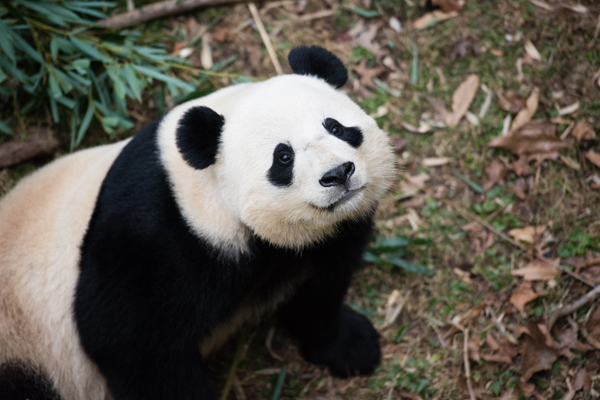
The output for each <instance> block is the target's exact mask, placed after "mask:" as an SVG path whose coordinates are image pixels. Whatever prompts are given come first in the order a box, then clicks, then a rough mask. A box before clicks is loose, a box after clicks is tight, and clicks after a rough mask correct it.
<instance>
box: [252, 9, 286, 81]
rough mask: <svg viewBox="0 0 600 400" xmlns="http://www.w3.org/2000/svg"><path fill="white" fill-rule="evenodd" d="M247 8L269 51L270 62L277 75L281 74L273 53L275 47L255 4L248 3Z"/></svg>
mask: <svg viewBox="0 0 600 400" xmlns="http://www.w3.org/2000/svg"><path fill="white" fill-rule="evenodd" d="M248 8H249V9H250V13H251V14H252V18H253V19H254V22H255V23H256V27H257V28H258V32H259V33H260V37H261V39H262V41H263V43H264V44H265V47H266V48H267V53H269V58H271V62H272V63H273V66H274V67H275V71H277V75H281V74H283V70H282V69H281V64H279V60H278V59H277V54H276V53H275V49H273V45H272V44H271V38H270V37H269V34H268V33H267V30H266V29H265V26H264V25H263V23H262V19H261V18H260V14H259V13H258V10H257V9H256V4H254V3H249V4H248Z"/></svg>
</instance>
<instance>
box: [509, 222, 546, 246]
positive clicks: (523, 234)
mask: <svg viewBox="0 0 600 400" xmlns="http://www.w3.org/2000/svg"><path fill="white" fill-rule="evenodd" d="M545 231H546V225H540V226H526V227H525V228H515V229H511V230H510V231H508V234H509V235H510V236H512V237H513V238H515V239H516V240H520V241H522V242H527V243H533V242H534V239H535V236H536V235H537V236H541V235H543V234H544V232H545Z"/></svg>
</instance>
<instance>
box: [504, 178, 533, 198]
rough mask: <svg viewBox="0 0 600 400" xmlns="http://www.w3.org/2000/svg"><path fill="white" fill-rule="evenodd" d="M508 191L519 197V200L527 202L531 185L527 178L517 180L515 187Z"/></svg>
mask: <svg viewBox="0 0 600 400" xmlns="http://www.w3.org/2000/svg"><path fill="white" fill-rule="evenodd" d="M508 191H509V192H511V193H513V194H514V195H515V196H517V198H518V199H519V200H525V199H526V198H527V192H528V191H529V183H528V182H527V179H525V178H517V180H516V181H515V186H510V187H509V188H508Z"/></svg>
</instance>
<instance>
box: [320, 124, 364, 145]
mask: <svg viewBox="0 0 600 400" xmlns="http://www.w3.org/2000/svg"><path fill="white" fill-rule="evenodd" d="M323 126H324V127H325V129H327V132H329V133H330V134H332V135H334V136H335V137H337V138H339V139H341V140H343V141H344V142H346V143H348V144H349V145H350V146H352V147H354V148H355V149H357V148H359V147H360V145H361V144H362V142H363V140H364V135H363V133H362V131H361V130H360V128H359V127H356V126H353V127H347V126H344V125H342V124H340V123H339V122H338V121H336V120H335V119H333V118H326V119H325V121H324V122H323Z"/></svg>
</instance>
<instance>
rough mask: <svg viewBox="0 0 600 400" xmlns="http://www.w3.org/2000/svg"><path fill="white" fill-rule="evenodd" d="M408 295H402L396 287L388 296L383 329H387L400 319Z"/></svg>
mask: <svg viewBox="0 0 600 400" xmlns="http://www.w3.org/2000/svg"><path fill="white" fill-rule="evenodd" d="M406 298H407V296H402V294H401V293H400V291H399V290H397V289H394V290H393V291H392V293H391V294H390V296H389V297H388V300H387V304H386V306H385V307H386V310H385V319H384V321H383V325H382V326H381V329H385V328H387V327H388V326H390V325H392V324H393V323H394V322H396V320H397V319H398V316H399V315H400V313H401V312H402V308H403V307H404V303H405V302H406Z"/></svg>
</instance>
